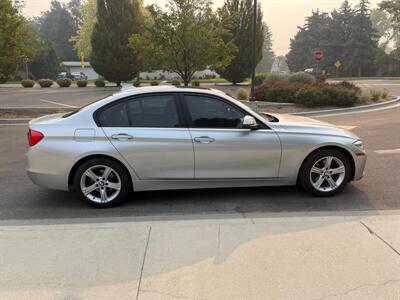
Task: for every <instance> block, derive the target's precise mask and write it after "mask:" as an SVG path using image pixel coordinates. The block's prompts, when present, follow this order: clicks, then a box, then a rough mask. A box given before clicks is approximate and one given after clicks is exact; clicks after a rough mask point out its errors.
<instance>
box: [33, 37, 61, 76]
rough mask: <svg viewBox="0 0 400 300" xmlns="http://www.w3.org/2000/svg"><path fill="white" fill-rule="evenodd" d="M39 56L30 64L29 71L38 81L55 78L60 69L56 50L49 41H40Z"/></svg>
mask: <svg viewBox="0 0 400 300" xmlns="http://www.w3.org/2000/svg"><path fill="white" fill-rule="evenodd" d="M39 43H40V44H39V47H38V49H39V50H38V54H37V56H36V57H35V58H34V59H33V60H32V61H30V62H29V70H30V71H31V73H32V74H33V76H34V77H35V78H36V79H40V78H53V77H54V76H55V75H56V73H57V71H58V70H59V67H60V61H59V58H58V57H57V53H56V50H55V49H54V48H53V45H52V44H51V43H50V42H49V41H47V40H40V42H39Z"/></svg>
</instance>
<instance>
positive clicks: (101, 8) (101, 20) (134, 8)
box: [90, 0, 143, 85]
mask: <svg viewBox="0 0 400 300" xmlns="http://www.w3.org/2000/svg"><path fill="white" fill-rule="evenodd" d="M142 22H143V17H142V13H141V9H140V4H139V3H138V1H137V0H118V1H113V0H97V22H96V24H95V26H94V29H93V33H92V38H91V42H92V54H91V59H90V62H91V65H92V67H93V69H94V70H95V71H96V72H97V73H98V74H100V75H102V76H103V77H104V78H105V79H107V80H109V81H113V82H115V83H117V85H120V83H121V82H122V81H127V80H131V79H133V78H135V77H136V76H137V75H138V74H139V71H140V63H139V60H138V58H137V55H136V54H135V51H132V49H130V48H129V46H128V39H129V37H130V36H131V35H133V34H140V33H142V30H143V23H142Z"/></svg>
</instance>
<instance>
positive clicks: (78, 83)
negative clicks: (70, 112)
mask: <svg viewBox="0 0 400 300" xmlns="http://www.w3.org/2000/svg"><path fill="white" fill-rule="evenodd" d="M76 85H77V86H78V87H86V86H87V81H86V80H78V81H77V82H76Z"/></svg>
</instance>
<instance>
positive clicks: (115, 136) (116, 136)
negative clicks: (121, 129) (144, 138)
mask: <svg viewBox="0 0 400 300" xmlns="http://www.w3.org/2000/svg"><path fill="white" fill-rule="evenodd" d="M111 138H112V139H113V140H118V141H128V140H133V136H131V135H130V134H127V133H118V134H113V135H112V136H111Z"/></svg>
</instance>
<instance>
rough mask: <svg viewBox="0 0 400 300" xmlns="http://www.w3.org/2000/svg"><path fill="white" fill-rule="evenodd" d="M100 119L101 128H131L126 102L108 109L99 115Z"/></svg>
mask: <svg viewBox="0 0 400 300" xmlns="http://www.w3.org/2000/svg"><path fill="white" fill-rule="evenodd" d="M98 118H99V122H100V126H101V127H129V119H128V115H127V112H126V107H125V103H124V102H121V103H118V104H116V105H113V106H111V107H108V108H106V109H105V110H103V111H102V112H101V113H100V114H99V117H98Z"/></svg>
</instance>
